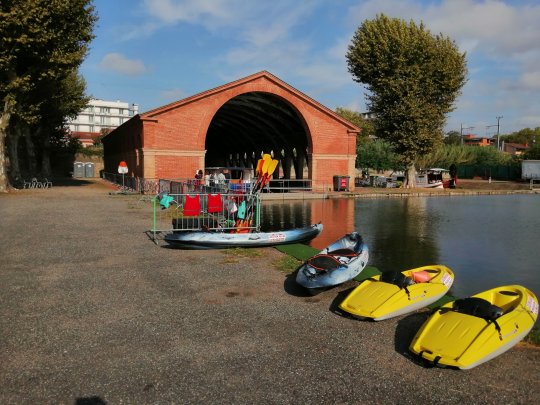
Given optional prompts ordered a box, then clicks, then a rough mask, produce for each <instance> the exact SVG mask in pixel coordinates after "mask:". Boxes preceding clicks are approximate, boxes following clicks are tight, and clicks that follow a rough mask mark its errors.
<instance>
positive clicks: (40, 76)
mask: <svg viewBox="0 0 540 405" xmlns="http://www.w3.org/2000/svg"><path fill="white" fill-rule="evenodd" d="M96 19H97V17H96V15H95V14H94V7H93V5H92V4H91V0H70V1H65V0H3V1H2V2H1V3H0V100H1V103H2V104H0V107H1V108H0V191H1V192H4V191H6V189H7V187H8V184H9V180H8V177H7V169H8V168H7V161H8V160H7V159H6V158H7V151H6V141H7V136H8V134H10V137H11V139H10V144H11V147H10V149H9V151H10V156H9V158H10V160H11V161H14V160H15V161H17V156H13V155H12V154H13V153H15V154H16V153H17V150H18V148H17V147H14V146H13V145H17V143H18V139H19V137H20V136H21V134H23V135H22V136H24V137H25V139H26V140H27V145H30V144H29V143H28V142H30V140H31V138H32V137H31V135H28V132H30V131H32V129H33V130H35V129H36V128H42V129H47V131H50V127H51V125H50V122H51V121H50V120H48V119H47V118H46V117H45V116H44V114H47V113H48V111H49V109H48V108H49V105H48V103H49V102H50V100H51V99H53V98H55V94H56V93H57V91H60V90H59V89H60V88H61V86H60V84H61V83H65V81H66V80H68V76H70V75H72V74H73V72H74V71H76V69H78V67H79V66H80V64H81V63H82V61H83V59H84V57H85V55H86V52H87V46H88V43H89V42H90V41H91V40H92V38H93V34H92V30H93V27H94V24H95V21H96ZM60 110H61V108H59V109H58V111H60ZM49 118H50V117H49ZM47 121H49V124H48V125H44V124H43V123H44V122H47ZM41 135H43V134H41ZM41 146H43V145H41ZM27 149H28V148H27ZM29 155H30V156H29V159H30V160H33V159H36V156H37V155H36V154H35V153H34V152H33V151H30V153H29ZM32 155H33V156H32Z"/></svg>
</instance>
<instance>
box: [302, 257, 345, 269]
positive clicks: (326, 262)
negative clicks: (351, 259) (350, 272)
mask: <svg viewBox="0 0 540 405" xmlns="http://www.w3.org/2000/svg"><path fill="white" fill-rule="evenodd" d="M307 264H308V265H309V266H311V267H313V268H314V269H315V270H316V271H317V272H325V271H329V270H334V269H337V268H338V267H341V266H343V264H342V263H341V262H340V261H339V260H338V259H336V258H335V257H334V256H332V255H325V254H320V255H316V256H313V257H311V258H309V259H308V260H307Z"/></svg>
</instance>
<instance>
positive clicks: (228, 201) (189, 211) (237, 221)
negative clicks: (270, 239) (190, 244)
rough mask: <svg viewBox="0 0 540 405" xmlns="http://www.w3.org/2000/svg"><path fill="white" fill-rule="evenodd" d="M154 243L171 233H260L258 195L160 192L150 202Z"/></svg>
mask: <svg viewBox="0 0 540 405" xmlns="http://www.w3.org/2000/svg"><path fill="white" fill-rule="evenodd" d="M152 202H153V226H152V230H151V232H152V234H153V239H154V241H156V240H157V234H158V233H162V232H174V231H217V232H225V233H234V232H253V231H258V230H260V222H261V218H260V212H261V210H260V199H259V195H258V194H243V193H226V194H221V193H204V192H202V193H174V192H168V191H162V192H161V193H159V194H158V195H157V196H155V197H154V198H153V199H152Z"/></svg>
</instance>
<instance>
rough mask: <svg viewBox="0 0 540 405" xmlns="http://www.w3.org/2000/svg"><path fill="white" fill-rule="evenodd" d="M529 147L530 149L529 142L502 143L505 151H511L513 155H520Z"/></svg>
mask: <svg viewBox="0 0 540 405" xmlns="http://www.w3.org/2000/svg"><path fill="white" fill-rule="evenodd" d="M527 149H529V145H527V144H521V143H512V142H504V141H503V145H502V150H503V152H506V153H509V154H511V155H516V156H519V155H521V154H523V152H525V151H526V150H527Z"/></svg>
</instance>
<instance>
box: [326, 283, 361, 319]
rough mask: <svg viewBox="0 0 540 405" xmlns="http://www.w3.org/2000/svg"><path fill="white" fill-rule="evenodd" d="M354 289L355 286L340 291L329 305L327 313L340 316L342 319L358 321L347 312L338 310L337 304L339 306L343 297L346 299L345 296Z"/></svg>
mask: <svg viewBox="0 0 540 405" xmlns="http://www.w3.org/2000/svg"><path fill="white" fill-rule="evenodd" d="M355 288H356V286H354V287H350V288H347V289H346V290H342V291H340V292H339V293H338V295H336V297H335V298H334V299H333V300H332V302H331V303H330V307H329V308H328V309H329V311H330V312H332V313H334V314H336V315H339V316H342V317H343V318H350V319H356V320H360V319H359V318H355V317H354V316H352V315H351V314H349V313H348V312H345V311H343V310H341V309H340V308H339V304H341V302H342V301H343V300H344V299H345V297H347V295H349V294H350V293H351V291H352V290H354V289H355Z"/></svg>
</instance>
